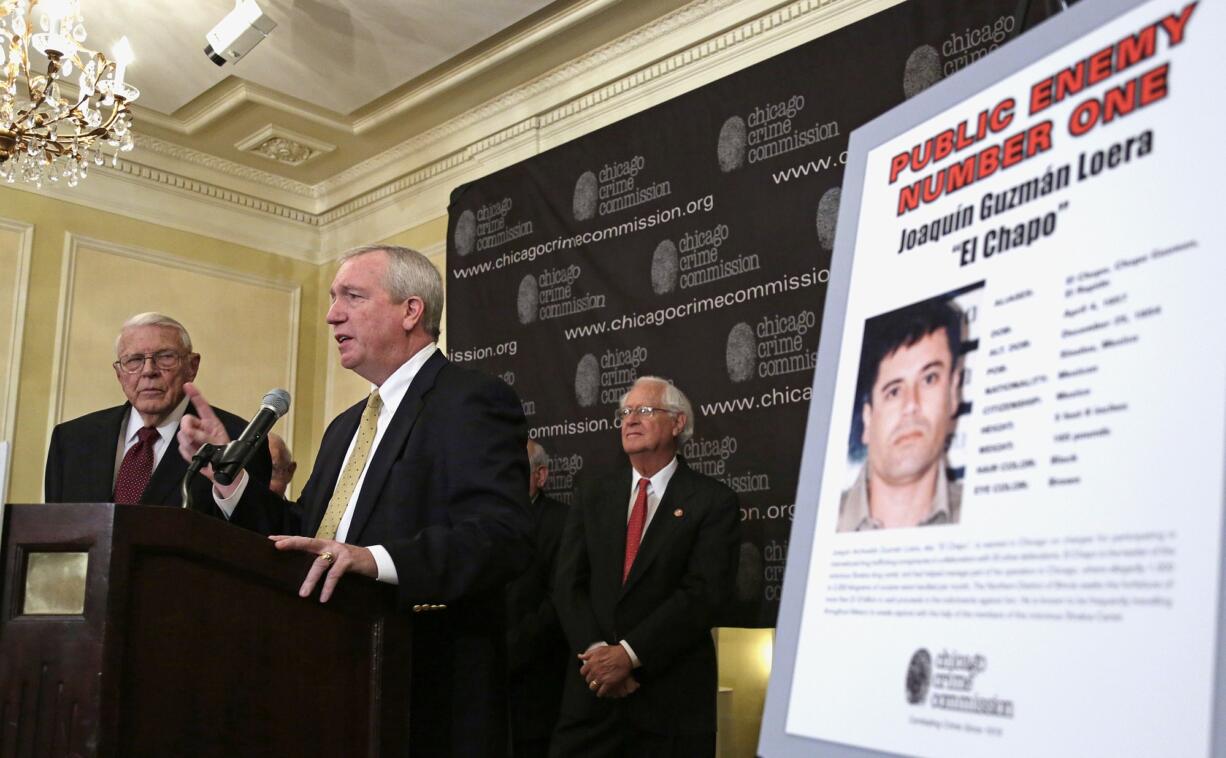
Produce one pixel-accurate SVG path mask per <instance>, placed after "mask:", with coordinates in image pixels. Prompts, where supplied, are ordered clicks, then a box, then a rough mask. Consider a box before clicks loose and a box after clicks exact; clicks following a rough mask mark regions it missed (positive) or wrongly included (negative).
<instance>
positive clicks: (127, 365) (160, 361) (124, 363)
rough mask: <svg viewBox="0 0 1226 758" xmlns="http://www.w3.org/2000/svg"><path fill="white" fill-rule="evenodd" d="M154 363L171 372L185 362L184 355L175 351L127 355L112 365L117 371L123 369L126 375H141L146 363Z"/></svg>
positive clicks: (159, 367)
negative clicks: (180, 362) (150, 361)
mask: <svg viewBox="0 0 1226 758" xmlns="http://www.w3.org/2000/svg"><path fill="white" fill-rule="evenodd" d="M149 360H152V361H153V365H154V366H156V367H157V368H158V369H160V370H162V371H169V370H171V369H174V368H178V367H179V361H181V360H183V354H182V353H177V352H175V351H174V350H162V351H161V352H158V353H135V354H133V355H125V356H124V357H122V358H120V359H119V360H117V361H115V362H114V363H112V364H111V365H112V366H114V367H115V368H117V369H122V370H123V371H124V373H126V374H139V373H140V372H141V371H143V370H144V368H145V361H149Z"/></svg>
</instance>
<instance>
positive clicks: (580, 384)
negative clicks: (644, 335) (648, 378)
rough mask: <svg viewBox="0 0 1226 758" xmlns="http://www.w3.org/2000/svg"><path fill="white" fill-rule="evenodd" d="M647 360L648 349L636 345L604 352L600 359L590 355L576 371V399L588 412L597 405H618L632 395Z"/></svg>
mask: <svg viewBox="0 0 1226 758" xmlns="http://www.w3.org/2000/svg"><path fill="white" fill-rule="evenodd" d="M646 360H647V348H645V347H643V346H642V345H636V346H635V347H629V348H615V349H610V350H606V351H604V353H603V354H601V356H600V358H599V359H598V358H597V357H596V356H595V355H593V354H592V353H588V354H587V355H584V356H583V357H582V358H580V359H579V365H578V367H577V368H576V369H575V399H576V400H578V401H579V405H581V406H583V407H585V408H587V407H590V406H592V405H595V404H596V403H597V401H599V402H600V404H601V405H616V404H617V403H618V402H620V401H621V398H622V395H624V394H626V393H627V392H629V391H630V387H632V386H633V385H634V382H635V380H636V379H638V378H639V375H638V369H639V366H641V365H643V363H644V362H646Z"/></svg>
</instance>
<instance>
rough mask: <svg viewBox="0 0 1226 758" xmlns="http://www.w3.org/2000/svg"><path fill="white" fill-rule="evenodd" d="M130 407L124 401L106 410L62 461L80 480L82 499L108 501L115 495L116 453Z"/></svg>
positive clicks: (93, 501)
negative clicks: (78, 445)
mask: <svg viewBox="0 0 1226 758" xmlns="http://www.w3.org/2000/svg"><path fill="white" fill-rule="evenodd" d="M130 407H131V406H129V405H128V404H127V403H124V404H123V405H121V406H119V407H117V408H112V409H111V410H110V411H109V412H107V413H106V414H105V416H103V417H102V418H101V419H100V420H99V423H98V424H97V425H96V426H95V427H94V428H93V429H91V430H90V432H89V438H88V439H86V440H83V442H84V444H83V445H82V446H81V447H80V448H79V449H75V450H73V451H71V455H72V457H71V458H70V459H68V460H65V461H64V468H65V470H66V471H71V472H73V473H72V474H71V476H72V477H73V478H75V479H76V480H77V481H78V482H80V483H81V490H80V491H82V492H84V493H86V495H85V497H84V499H83V500H84V502H92V503H109V502H111V500H113V499H114V493H115V453H116V450H117V449H118V448H117V445H118V444H119V435H120V434H122V433H123V426H124V423H125V422H126V421H127V420H128V408H130Z"/></svg>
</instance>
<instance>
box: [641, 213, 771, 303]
mask: <svg viewBox="0 0 1226 758" xmlns="http://www.w3.org/2000/svg"><path fill="white" fill-rule="evenodd" d="M730 236H732V231H731V230H730V229H729V228H728V225H727V224H716V225H715V226H712V227H709V228H706V229H703V228H699V229H694V230H692V231H688V232H686V233H685V234H683V235H682V236H681V240H680V242H679V243H678V244H673V242H672V240H664V241H663V242H661V243H660V244H658V245H656V251H655V253H654V254H653V255H652V258H651V288H652V290H653V291H654V292H655V293H656V294H657V295H666V294H668V293H669V292H672V291H673V290H675V289H676V288H677V284H678V283H680V285H681V289H689V288H691V287H698V286H701V285H703V284H711V283H712V282H718V281H722V280H724V279H728V278H729V277H733V276H738V275H740V274H747V273H750V272H751V271H757V270H758V269H760V268H761V267H762V263H761V260H760V259H759V258H758V256H757V254H754V253H751V254H748V255H737V256H735V257H731V258H729V257H727V256H724V257H721V255H720V248H721V247H722V246H723V245H724V244H725V243H726V242H727V241H728V238H729V237H730Z"/></svg>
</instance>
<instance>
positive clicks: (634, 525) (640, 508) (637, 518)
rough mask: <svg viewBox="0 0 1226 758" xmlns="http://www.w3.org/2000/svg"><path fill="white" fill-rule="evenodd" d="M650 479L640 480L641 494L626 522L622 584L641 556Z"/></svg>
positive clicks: (635, 500)
mask: <svg viewBox="0 0 1226 758" xmlns="http://www.w3.org/2000/svg"><path fill="white" fill-rule="evenodd" d="M648 484H651V480H650V479H640V480H639V494H638V495H636V496H635V498H634V507H633V508H631V509H630V520H629V521H627V522H626V560H625V562H624V563H623V564H622V584H625V583H626V577H628V576H630V567H631V566H633V565H634V556H636V555H638V554H639V542H641V541H642V540H643V525H644V524H646V523H647V485H648Z"/></svg>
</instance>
